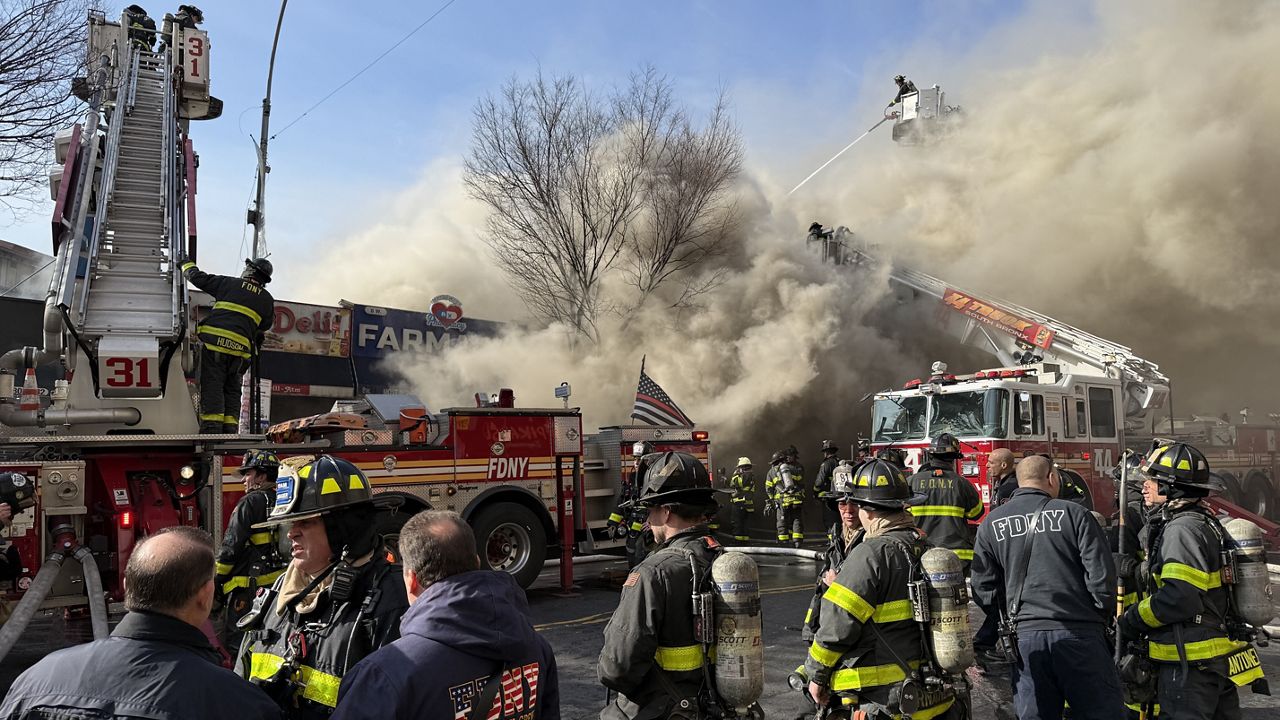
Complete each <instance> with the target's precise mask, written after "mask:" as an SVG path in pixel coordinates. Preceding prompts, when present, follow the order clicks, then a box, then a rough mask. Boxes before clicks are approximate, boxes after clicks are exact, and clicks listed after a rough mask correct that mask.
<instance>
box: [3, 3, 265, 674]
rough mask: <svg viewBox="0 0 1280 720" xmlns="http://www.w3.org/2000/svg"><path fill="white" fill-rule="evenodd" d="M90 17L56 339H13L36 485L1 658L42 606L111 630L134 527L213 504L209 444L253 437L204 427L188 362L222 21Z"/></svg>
mask: <svg viewBox="0 0 1280 720" xmlns="http://www.w3.org/2000/svg"><path fill="white" fill-rule="evenodd" d="M87 26H88V27H87V30H88V39H87V43H86V47H87V56H88V63H87V66H88V68H89V75H88V77H87V79H86V82H85V83H84V85H83V87H81V88H80V90H82V91H87V92H81V93H78V94H82V95H84V96H85V98H86V101H87V108H86V109H85V111H84V115H83V116H82V118H81V120H80V121H79V122H77V123H76V124H75V126H74V127H73V128H70V129H69V130H67V131H65V132H62V133H59V134H58V137H57V142H56V148H55V153H56V159H57V161H58V164H59V169H58V170H56V171H55V172H53V173H51V175H50V181H51V188H52V191H53V198H54V200H55V207H54V213H53V220H52V227H51V230H52V240H53V252H54V256H55V261H54V266H53V267H54V272H53V278H52V280H51V282H50V285H49V289H48V293H47V295H46V299H45V305H44V315H43V338H42V340H43V346H42V347H26V348H22V349H18V350H14V351H12V352H9V353H6V354H5V355H3V357H0V472H4V473H5V474H6V477H7V478H8V482H7V483H6V486H8V487H12V486H18V487H20V488H21V487H27V488H30V487H34V488H35V489H36V492H35V493H34V495H33V496H31V495H30V494H28V496H29V497H27V498H26V499H25V500H24V501H23V502H19V503H18V507H15V508H14V519H13V523H12V525H11V526H10V527H9V528H8V529H7V539H8V541H9V542H10V543H11V544H12V547H13V548H14V549H16V552H17V556H18V558H20V565H21V567H20V569H19V570H18V571H17V573H16V575H17V576H16V577H15V578H14V579H13V580H12V582H11V584H10V586H9V587H8V588H5V591H6V592H7V595H8V597H9V598H10V599H17V600H18V604H17V606H16V608H15V609H14V612H13V616H12V617H11V619H10V620H9V621H8V622H7V623H6V624H5V625H4V627H3V629H0V658H2V657H3V656H4V655H5V654H7V653H8V651H9V650H10V649H11V648H12V647H13V645H14V643H15V642H16V641H17V639H18V637H19V636H20V634H21V633H22V631H23V630H24V629H25V627H26V626H27V624H28V623H29V621H30V620H31V618H32V617H33V616H34V615H35V613H36V612H37V611H39V610H46V609H56V608H84V607H85V606H87V607H88V610H89V614H90V616H91V620H92V629H93V635H94V637H95V638H98V637H104V636H105V635H106V634H107V627H108V624H107V608H108V603H110V602H112V601H118V600H119V599H121V597H122V577H123V570H124V567H125V564H126V563H127V562H128V559H129V555H130V553H131V551H132V549H133V547H134V543H135V541H136V539H137V538H139V537H142V536H144V535H146V534H148V533H150V532H154V531H156V530H158V529H160V528H163V527H168V526H174V525H200V524H201V521H202V518H207V517H210V513H209V512H208V509H209V506H210V503H211V501H212V497H213V492H212V490H211V489H210V485H211V483H210V482H209V480H208V478H209V476H210V473H209V472H208V467H209V462H210V458H212V457H214V453H215V452H228V451H231V450H232V449H241V451H243V449H244V448H247V447H249V446H250V444H251V443H252V442H253V441H254V438H242V437H236V436H225V435H224V436H218V435H199V434H197V431H198V424H197V415H196V410H195V406H194V403H193V399H192V394H191V391H190V390H189V388H188V384H187V380H186V375H187V372H189V371H190V369H191V364H192V350H191V342H190V339H189V333H188V331H187V328H188V319H189V317H190V307H189V300H188V296H187V289H186V282H185V280H184V278H183V276H182V273H181V270H180V267H179V266H180V262H179V258H181V257H184V256H186V257H194V256H195V251H196V214H195V194H196V165H197V162H196V155H195V151H194V149H193V146H192V141H191V138H190V136H189V134H188V130H189V126H190V121H192V120H199V119H207V118H212V117H214V116H216V115H217V114H218V113H219V112H220V108H221V103H220V102H219V101H218V100H217V99H216V98H213V97H212V96H211V95H210V94H209V51H210V44H209V38H208V35H207V34H206V33H205V32H204V31H203V30H200V29H198V28H193V27H182V26H181V25H180V24H179V23H173V28H172V31H171V33H170V34H169V36H167V37H163V38H161V43H160V45H159V49H158V50H153V49H152V48H151V47H150V46H148V44H147V43H140V42H133V41H131V39H130V38H129V34H128V22H127V21H125V20H124V19H122V20H121V21H118V22H117V21H111V20H108V19H107V18H106V16H105V15H103V14H102V13H101V12H96V11H91V12H90V13H89V15H88V22H87ZM46 365H51V366H54V367H55V368H56V370H57V375H58V376H59V377H58V379H57V380H56V382H55V384H54V387H53V388H52V390H51V392H50V393H49V399H50V401H49V402H48V403H47V404H46V403H45V402H43V401H42V400H41V399H40V389H39V388H38V387H37V386H36V379H35V372H34V371H35V368H36V367H38V366H46ZM19 386H20V393H19V392H17V391H18V390H19ZM15 396H16V397H15ZM7 497H9V496H5V497H0V500H3V499H5V498H7Z"/></svg>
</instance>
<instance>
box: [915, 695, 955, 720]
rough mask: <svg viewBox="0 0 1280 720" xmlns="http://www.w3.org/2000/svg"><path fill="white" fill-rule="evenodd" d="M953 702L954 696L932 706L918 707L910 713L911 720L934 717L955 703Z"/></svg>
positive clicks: (925, 719)
mask: <svg viewBox="0 0 1280 720" xmlns="http://www.w3.org/2000/svg"><path fill="white" fill-rule="evenodd" d="M955 702H956V699H955V698H947V700H946V701H944V702H941V703H938V704H937V705H934V706H933V707H927V708H920V709H919V710H917V711H915V712H913V713H911V720H930V719H931V718H936V717H938V716H939V715H941V714H942V713H944V712H946V711H947V710H948V709H949V708H950V707H951V706H952V705H954V704H955Z"/></svg>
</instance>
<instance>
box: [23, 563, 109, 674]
mask: <svg viewBox="0 0 1280 720" xmlns="http://www.w3.org/2000/svg"><path fill="white" fill-rule="evenodd" d="M68 554H70V555H71V556H72V557H74V558H75V559H76V560H78V561H79V562H80V566H81V568H83V570H84V585H85V593H86V594H87V595H88V600H89V614H90V621H91V623H92V627H93V639H95V640H101V639H103V638H105V637H107V635H109V634H110V627H109V625H108V623H107V604H106V596H105V593H104V592H103V590H102V576H101V575H100V574H99V573H98V565H97V563H96V562H95V561H94V560H93V553H92V552H90V551H89V548H86V547H84V546H83V545H77V546H76V547H75V548H74V550H72V549H70V548H68V549H65V550H63V549H60V550H55V551H53V552H51V553H49V556H48V557H47V558H45V561H44V564H43V565H41V566H40V572H38V573H36V577H35V579H34V580H32V582H31V587H29V588H27V591H26V593H25V594H24V595H23V596H22V599H21V600H19V601H18V605H17V607H15V608H14V610H13V615H11V616H10V617H9V620H8V622H6V623H5V624H4V627H3V628H0V661H3V660H4V658H5V657H6V656H8V654H9V651H10V650H12V649H13V646H14V645H16V644H17V643H18V638H20V637H22V633H23V632H24V631H25V630H26V629H27V625H29V624H30V623H31V618H33V617H35V614H36V611H37V610H39V609H40V606H41V605H42V604H43V603H44V601H45V598H47V597H48V596H49V592H50V591H51V590H53V584H54V582H56V581H57V579H58V574H59V573H60V572H61V571H62V563H63V562H65V561H66V559H67V555H68Z"/></svg>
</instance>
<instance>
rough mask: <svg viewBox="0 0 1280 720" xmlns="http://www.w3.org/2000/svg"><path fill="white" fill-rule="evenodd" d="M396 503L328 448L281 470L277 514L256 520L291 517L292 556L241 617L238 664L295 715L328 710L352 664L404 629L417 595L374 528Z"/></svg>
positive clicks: (279, 521) (271, 523)
mask: <svg viewBox="0 0 1280 720" xmlns="http://www.w3.org/2000/svg"><path fill="white" fill-rule="evenodd" d="M388 504H389V503H387V502H380V501H379V500H378V499H377V498H375V497H374V496H373V495H372V494H371V492H370V488H369V480H368V478H366V477H365V476H364V473H362V472H360V469H359V468H357V467H356V466H355V465H353V464H351V463H350V462H348V461H346V460H344V459H342V458H336V457H331V456H328V455H321V456H319V457H317V458H315V459H314V460H313V461H312V462H310V463H308V464H306V465H304V466H303V467H301V468H299V469H298V470H297V471H296V473H289V472H285V473H282V475H281V477H280V478H279V480H278V481H277V483H276V497H275V504H274V506H273V507H272V509H271V515H270V517H269V518H268V519H267V520H266V522H263V523H259V524H258V525H256V526H255V528H258V529H263V528H270V527H275V526H279V525H286V524H287V526H288V533H287V536H288V539H289V545H290V554H291V555H292V560H291V561H290V563H289V565H288V567H287V568H286V569H285V572H284V575H282V576H280V578H279V579H278V580H277V581H276V582H275V584H273V585H272V586H271V588H270V589H269V590H263V591H261V592H260V593H259V594H258V596H257V597H256V598H255V599H254V604H253V609H252V610H250V612H249V614H248V615H246V616H245V618H244V619H243V620H242V621H241V622H240V628H241V630H243V631H245V632H246V637H245V642H244V646H243V648H242V650H241V653H240V658H239V667H238V669H239V671H240V673H241V674H242V675H243V676H244V677H246V678H248V679H249V680H250V681H251V682H253V683H255V684H257V685H258V686H260V687H262V688H263V689H264V690H266V691H267V693H268V694H269V695H271V696H272V698H273V699H275V700H276V702H277V703H279V705H280V707H281V708H282V709H283V710H284V713H285V717H287V718H290V719H295V718H301V719H310V718H327V717H329V715H330V714H332V712H333V708H334V706H335V705H336V704H337V700H338V686H339V685H340V684H341V682H342V676H343V675H344V674H346V672H347V670H349V669H350V668H351V667H352V666H353V665H355V664H356V663H357V662H359V661H360V660H361V659H362V658H364V657H365V656H367V655H369V654H370V653H372V652H373V651H374V650H377V649H378V648H380V647H382V646H383V645H385V644H387V643H389V642H391V641H392V640H395V639H396V638H398V637H399V636H400V631H399V628H400V616H401V615H403V614H404V611H405V609H406V608H408V606H409V601H408V598H407V597H406V595H405V589H404V581H403V579H402V578H401V572H400V569H399V568H398V567H397V566H395V565H392V563H391V560H390V557H389V556H390V553H389V551H388V548H387V547H386V546H385V544H384V542H383V540H382V538H381V537H380V536H379V535H377V533H376V527H377V519H378V518H377V516H378V513H379V511H380V510H382V509H385V508H386V507H387V506H388Z"/></svg>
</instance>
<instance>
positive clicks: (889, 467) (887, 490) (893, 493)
mask: <svg viewBox="0 0 1280 720" xmlns="http://www.w3.org/2000/svg"><path fill="white" fill-rule="evenodd" d="M925 497H926V496H925V494H924V493H915V492H913V491H912V490H911V483H910V482H908V481H907V475H906V473H905V472H904V471H903V469H902V468H900V467H898V466H897V465H894V464H892V463H888V462H885V461H884V460H879V459H876V460H868V461H866V462H864V463H862V464H861V465H859V466H858V469H857V470H854V471H853V488H852V490H851V491H850V493H849V494H848V498H849V499H850V500H852V501H853V502H855V503H857V504H859V505H866V506H870V507H875V508H880V509H882V510H901V509H903V508H905V507H907V506H908V505H915V504H918V503H920V502H923V501H924V499H925Z"/></svg>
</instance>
